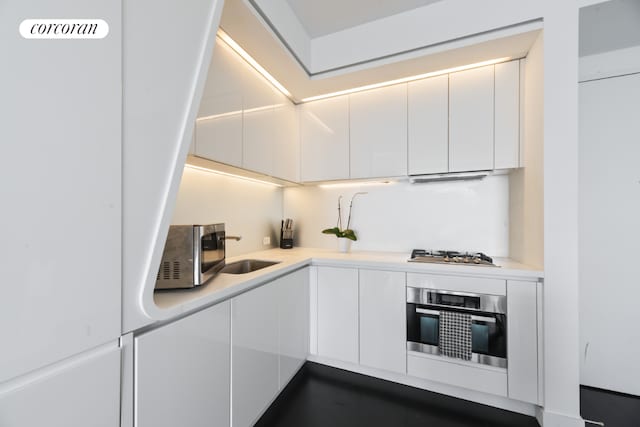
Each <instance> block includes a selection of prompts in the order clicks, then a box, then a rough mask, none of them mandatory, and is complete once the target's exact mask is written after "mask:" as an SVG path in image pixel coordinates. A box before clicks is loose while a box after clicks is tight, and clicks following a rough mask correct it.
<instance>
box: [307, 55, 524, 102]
mask: <svg viewBox="0 0 640 427" xmlns="http://www.w3.org/2000/svg"><path fill="white" fill-rule="evenodd" d="M511 59H513V58H510V57H505V58H497V59H490V60H488V61H482V62H476V63H474V64H468V65H462V66H459V67H453V68H447V69H445V70H439V71H432V72H429V73H424V74H418V75H415V76H410V77H403V78H401V79H396V80H389V81H386V82H381V83H374V84H370V85H366V86H359V87H354V88H351V89H346V90H341V91H338V92H331V93H325V94H323V95H317V96H310V97H308V98H304V99H303V100H302V101H301V102H310V101H318V100H320V99H326V98H332V97H334V96H340V95H348V94H351V93H355V92H362V91H365V90H370V89H377V88H381V87H385V86H392V85H397V84H400V83H408V82H412V81H414V80H421V79H426V78H429V77H435V76H440V75H442V74H449V73H455V72H458V71H464V70H469V69H471V68H478V67H484V66H487V65H494V64H499V63H501V62H507V61H510V60H511Z"/></svg>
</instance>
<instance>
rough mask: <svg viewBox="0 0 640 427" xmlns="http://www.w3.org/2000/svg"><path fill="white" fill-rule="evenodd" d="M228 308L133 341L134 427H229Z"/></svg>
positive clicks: (206, 312) (221, 306)
mask: <svg viewBox="0 0 640 427" xmlns="http://www.w3.org/2000/svg"><path fill="white" fill-rule="evenodd" d="M230 305H231V304H230V302H228V301H227V302H223V303H220V304H218V305H215V306H213V307H211V308H208V309H205V310H203V311H200V312H198V313H195V314H192V315H190V316H188V317H185V318H184V319H181V320H178V321H176V322H174V323H171V324H169V325H166V326H163V327H161V328H158V329H155V330H152V331H150V332H147V333H144V334H141V335H139V336H138V337H136V338H135V384H136V386H135V390H136V404H135V406H136V411H135V426H136V427H147V426H148V427H152V426H153V427H163V426H166V427H174V426H180V425H183V426H189V427H198V426H229V381H230V379H229V363H230V357H229V354H230V351H229V350H230V348H229V346H230V342H229V341H230V335H229V326H230V325H229V321H230ZM86 425H91V424H90V423H89V424H86Z"/></svg>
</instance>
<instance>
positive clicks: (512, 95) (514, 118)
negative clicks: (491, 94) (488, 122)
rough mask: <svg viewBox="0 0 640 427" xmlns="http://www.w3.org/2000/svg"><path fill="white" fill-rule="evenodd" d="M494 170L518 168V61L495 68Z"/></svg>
mask: <svg viewBox="0 0 640 427" xmlns="http://www.w3.org/2000/svg"><path fill="white" fill-rule="evenodd" d="M495 73H496V76H495V85H496V86H495V141H494V143H495V165H494V167H495V169H508V168H517V167H519V166H520V61H511V62H505V63H502V64H496V66H495Z"/></svg>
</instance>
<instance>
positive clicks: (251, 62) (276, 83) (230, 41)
mask: <svg viewBox="0 0 640 427" xmlns="http://www.w3.org/2000/svg"><path fill="white" fill-rule="evenodd" d="M218 37H219V38H220V40H222V41H223V42H225V43H226V44H227V46H229V47H230V48H231V49H233V50H234V51H235V52H236V53H237V54H238V55H240V56H241V57H242V59H244V60H245V61H247V62H248V63H249V65H251V66H252V67H253V68H255V70H256V71H257V72H259V73H260V74H261V75H262V76H263V77H264V78H265V79H267V80H269V83H271V84H272V85H273V86H275V87H276V89H278V90H279V91H280V92H282V94H283V95H284V96H286V97H287V98H289V99H293V96H292V95H291V93H290V92H289V91H288V90H287V89H286V88H285V87H284V86H282V85H281V84H280V82H279V81H277V80H276V79H275V78H274V77H273V76H272V75H271V74H269V72H268V71H267V70H265V69H264V68H262V65H260V64H258V62H257V61H256V60H255V59H253V58H252V57H251V55H249V54H248V53H247V52H246V51H245V50H244V49H243V48H241V47H240V45H239V44H238V43H236V42H235V40H233V39H232V38H231V37H229V34H227V33H225V32H224V31H223V30H221V29H218Z"/></svg>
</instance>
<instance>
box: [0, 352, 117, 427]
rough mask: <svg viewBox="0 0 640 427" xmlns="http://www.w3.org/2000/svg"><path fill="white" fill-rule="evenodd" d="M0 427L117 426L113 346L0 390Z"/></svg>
mask: <svg viewBox="0 0 640 427" xmlns="http://www.w3.org/2000/svg"><path fill="white" fill-rule="evenodd" d="M0 425H1V426H2V427H32V426H33V427H39V426H47V427H84V426H93V427H119V426H120V349H119V348H118V343H117V341H112V342H111V343H109V344H105V345H102V346H100V347H99V348H98V349H96V350H92V351H89V352H85V353H83V354H82V355H79V356H76V357H73V358H71V359H69V360H65V361H64V362H62V363H58V364H55V365H52V366H50V367H47V368H45V369H43V370H40V371H37V372H34V373H31V374H29V375H26V376H24V377H22V378H20V379H19V380H17V381H9V382H6V383H3V384H1V385H0Z"/></svg>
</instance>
